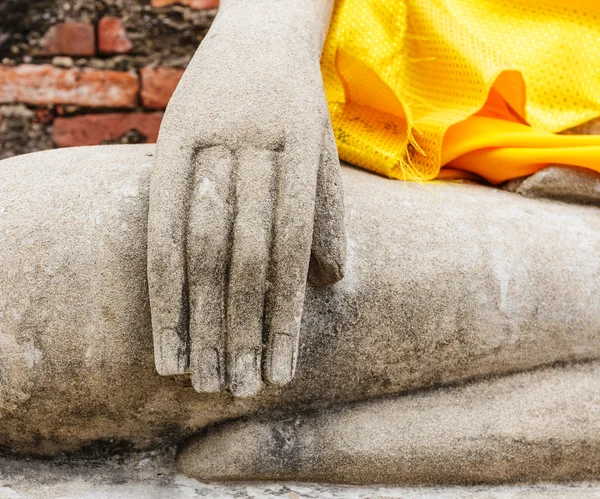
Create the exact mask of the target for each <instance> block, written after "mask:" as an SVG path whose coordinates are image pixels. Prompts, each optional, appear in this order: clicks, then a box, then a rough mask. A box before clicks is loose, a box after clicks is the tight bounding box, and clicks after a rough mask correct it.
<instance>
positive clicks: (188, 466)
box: [179, 363, 600, 484]
mask: <svg viewBox="0 0 600 499" xmlns="http://www.w3.org/2000/svg"><path fill="white" fill-rule="evenodd" d="M179 467H180V470H181V471H182V472H183V473H184V474H186V475H188V476H195V477H198V478H201V479H203V480H210V481H218V482H228V481H235V480H240V481H244V480H252V479H254V480H256V479H258V480H292V481H310V482H324V483H330V482H333V483H397V484H423V483H425V484H436V483H455V484H492V483H511V482H523V481H530V482H531V481H535V482H558V481H564V480H578V479H586V478H597V477H600V363H592V364H589V365H580V366H573V367H568V368H565V367H555V368H553V369H548V370H541V371H537V372H531V373H525V374H518V375H513V376H508V377H504V378H501V379H498V380H491V381H480V382H478V383H474V384H472V385H467V386H463V387H457V388H445V389H444V388H442V389H438V390H433V391H428V392H424V393H417V394H414V395H406V396H400V397H395V398H390V399H387V400H380V401H369V402H363V403H361V404H358V405H350V406H346V407H343V408H336V409H331V410H328V411H325V412H322V413H317V414H308V415H307V414H302V415H297V416H293V417H290V418H287V419H284V420H281V421H277V422H271V421H268V422H261V421H250V422H237V423H233V424H228V425H224V426H223V427H221V428H217V429H213V430H211V431H210V432H209V433H208V435H206V436H202V437H200V438H199V439H197V440H196V441H194V442H192V443H191V444H189V445H188V446H187V447H186V448H185V449H184V451H183V453H182V454H180V456H179Z"/></svg>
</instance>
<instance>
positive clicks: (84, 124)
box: [52, 113, 163, 147]
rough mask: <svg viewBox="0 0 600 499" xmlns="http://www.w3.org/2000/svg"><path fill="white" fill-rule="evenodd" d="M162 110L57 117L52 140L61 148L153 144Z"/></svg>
mask: <svg viewBox="0 0 600 499" xmlns="http://www.w3.org/2000/svg"><path fill="white" fill-rule="evenodd" d="M162 116H163V113H109V114H84V115H81V116H75V117H72V118H56V120H54V127H53V129H52V139H53V140H54V142H55V143H56V145H57V146H58V147H72V146H91V145H99V144H106V143H116V142H131V141H132V140H130V139H128V136H127V134H128V133H129V132H137V133H136V134H134V140H133V141H134V142H149V143H154V142H156V139H157V138H158V129H159V127H160V122H161V120H162Z"/></svg>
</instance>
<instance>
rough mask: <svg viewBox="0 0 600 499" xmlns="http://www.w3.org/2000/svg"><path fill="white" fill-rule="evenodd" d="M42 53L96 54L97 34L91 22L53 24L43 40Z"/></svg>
mask: <svg viewBox="0 0 600 499" xmlns="http://www.w3.org/2000/svg"><path fill="white" fill-rule="evenodd" d="M40 44H41V47H42V53H43V54H46V55H80V56H93V55H95V54H96V34H95V30H94V25H93V24H90V23H75V22H66V23H59V24H55V25H54V26H52V27H51V28H50V29H49V30H48V32H47V33H46V34H45V35H44V38H42V40H41V42H40Z"/></svg>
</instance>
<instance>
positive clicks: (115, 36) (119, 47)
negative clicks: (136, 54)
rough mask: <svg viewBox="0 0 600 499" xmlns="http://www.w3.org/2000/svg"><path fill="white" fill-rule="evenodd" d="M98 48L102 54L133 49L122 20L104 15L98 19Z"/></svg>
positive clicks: (119, 52)
mask: <svg viewBox="0 0 600 499" xmlns="http://www.w3.org/2000/svg"><path fill="white" fill-rule="evenodd" d="M98 50H99V51H100V52H101V53H103V54H126V53H127V52H131V51H132V50H133V42H132V41H131V40H130V39H129V36H127V31H126V30H125V26H123V21H121V19H120V18H118V17H111V16H106V17H103V18H102V19H100V21H98Z"/></svg>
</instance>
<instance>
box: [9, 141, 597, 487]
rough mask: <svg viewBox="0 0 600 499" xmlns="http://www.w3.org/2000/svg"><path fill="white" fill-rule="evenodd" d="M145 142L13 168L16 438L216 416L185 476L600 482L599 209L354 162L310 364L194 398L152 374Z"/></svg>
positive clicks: (70, 439) (305, 332) (117, 436)
mask: <svg viewBox="0 0 600 499" xmlns="http://www.w3.org/2000/svg"><path fill="white" fill-rule="evenodd" d="M153 152H154V147H153V146H141V145H138V146H100V147H94V148H78V149H70V150H56V151H48V152H43V153H36V154H31V155H25V156H20V157H16V158H12V159H9V160H5V161H3V162H1V163H0V232H1V234H2V236H3V237H2V238H0V254H2V256H3V257H2V261H1V264H0V289H2V293H1V294H0V341H1V345H2V348H1V349H0V418H1V419H0V445H2V448H3V449H5V450H7V451H10V452H13V453H18V454H26V455H45V456H52V455H56V454H57V453H59V452H73V451H76V450H77V449H81V448H84V449H88V451H87V452H91V451H90V450H89V449H94V448H97V447H98V446H102V445H104V446H108V447H109V449H110V448H111V445H112V446H116V447H118V448H122V447H123V445H125V444H126V446H127V447H130V448H135V449H156V448H158V449H160V448H163V446H165V445H172V444H184V442H185V439H186V437H188V436H192V435H194V434H196V433H198V432H199V431H200V430H202V429H203V428H204V429H205V428H210V427H211V426H212V425H215V424H218V423H223V424H219V425H218V426H217V427H214V428H212V429H209V430H208V432H205V433H203V434H201V436H199V437H198V439H197V440H192V441H191V442H190V443H187V444H185V445H184V446H183V448H182V449H183V450H182V452H181V453H180V454H179V458H178V461H179V466H180V469H181V470H183V471H184V472H186V473H188V474H191V475H193V476H196V477H198V478H201V479H216V480H237V479H244V480H245V479H269V480H270V479H289V480H307V481H313V482H314V481H324V482H346V483H382V482H389V483H407V484H414V483H501V482H502V483H504V482H515V481H534V480H535V481H539V480H545V481H558V480H567V479H573V480H575V479H578V480H579V479H588V478H595V477H597V476H598V473H599V472H600V459H599V456H600V452H599V450H600V449H599V447H600V426H599V421H600V412H599V411H600V404H598V401H599V400H600V382H599V380H600V376H599V375H600V362H598V359H599V357H600V335H598V324H599V323H600V307H599V305H598V300H597V296H598V293H599V292H600V289H599V286H600V284H599V283H600V279H598V274H599V272H600V268H599V264H598V262H600V258H599V257H600V244H599V242H600V241H599V240H600V217H598V212H597V208H595V207H590V206H581V205H575V204H565V203H559V202H556V201H550V200H544V199H528V198H526V197H524V196H521V195H518V194H515V193H510V192H506V191H502V190H498V189H493V188H489V187H484V186H478V185H472V184H448V183H433V184H426V185H418V184H411V183H407V184H404V185H403V184H400V183H398V182H395V181H391V180H387V179H383V178H380V177H377V176H375V175H372V174H370V173H368V172H365V171H360V170H357V169H353V168H350V167H344V168H342V180H343V183H344V190H345V204H346V224H347V232H348V257H347V263H346V273H345V277H344V279H343V280H342V281H341V282H339V283H338V284H336V285H334V286H328V287H322V288H316V287H312V286H309V287H308V288H307V294H306V299H305V304H304V315H303V321H302V332H301V335H302V342H301V352H300V356H301V359H302V362H300V363H299V364H298V368H297V374H296V376H295V377H294V379H293V380H292V381H291V382H290V383H288V384H287V385H286V386H285V387H278V386H276V385H266V386H265V388H264V389H263V390H262V391H261V394H260V395H259V396H257V397H251V398H241V397H232V396H231V395H228V394H226V393H213V394H209V393H204V394H199V393H197V392H196V391H195V390H194V389H193V388H192V387H191V386H190V385H189V381H188V380H187V379H185V378H183V377H182V378H180V377H178V376H171V377H168V376H160V375H158V374H157V373H156V371H155V367H154V355H153V341H152V328H151V320H150V304H149V297H148V290H147V283H146V251H145V248H146V241H147V239H146V234H147V220H148V218H147V216H148V215H147V214H148V206H149V189H150V188H149V185H150V171H151V164H152V161H153ZM556 171H557V170H551V169H550V170H548V171H547V172H546V174H545V177H546V181H547V183H549V184H550V185H554V183H555V181H556V179H557V178H560V175H558V174H557V173H556ZM559 171H564V170H562V169H561V170H559ZM553 172H554V173H553ZM571 173H572V175H573V176H574V177H575V178H576V179H580V178H581V174H579V173H577V172H571ZM548 178H550V181H549V182H548ZM552 178H554V183H553V181H552ZM590 182H592V183H593V184H592V185H595V186H596V189H597V186H598V185H600V184H599V181H598V178H597V177H594V176H588V177H587V183H584V184H581V183H578V182H571V185H572V186H574V189H577V188H578V187H577V186H578V185H579V186H581V185H586V186H589V185H590ZM531 183H532V182H531V181H530V184H531ZM539 184H540V185H542V184H543V182H540V183H539ZM521 187H522V186H521ZM542 187H543V186H542ZM530 188H531V185H530ZM530 190H531V189H530ZM592 190H593V189H592ZM524 192H525V191H524ZM538 192H539V189H538ZM596 192H597V191H596ZM588 194H589V192H588ZM588 200H589V199H588ZM382 396H385V397H383V398H382ZM232 420H238V421H237V422H235V421H234V422H231V423H229V421H232ZM84 455H85V454H84Z"/></svg>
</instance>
